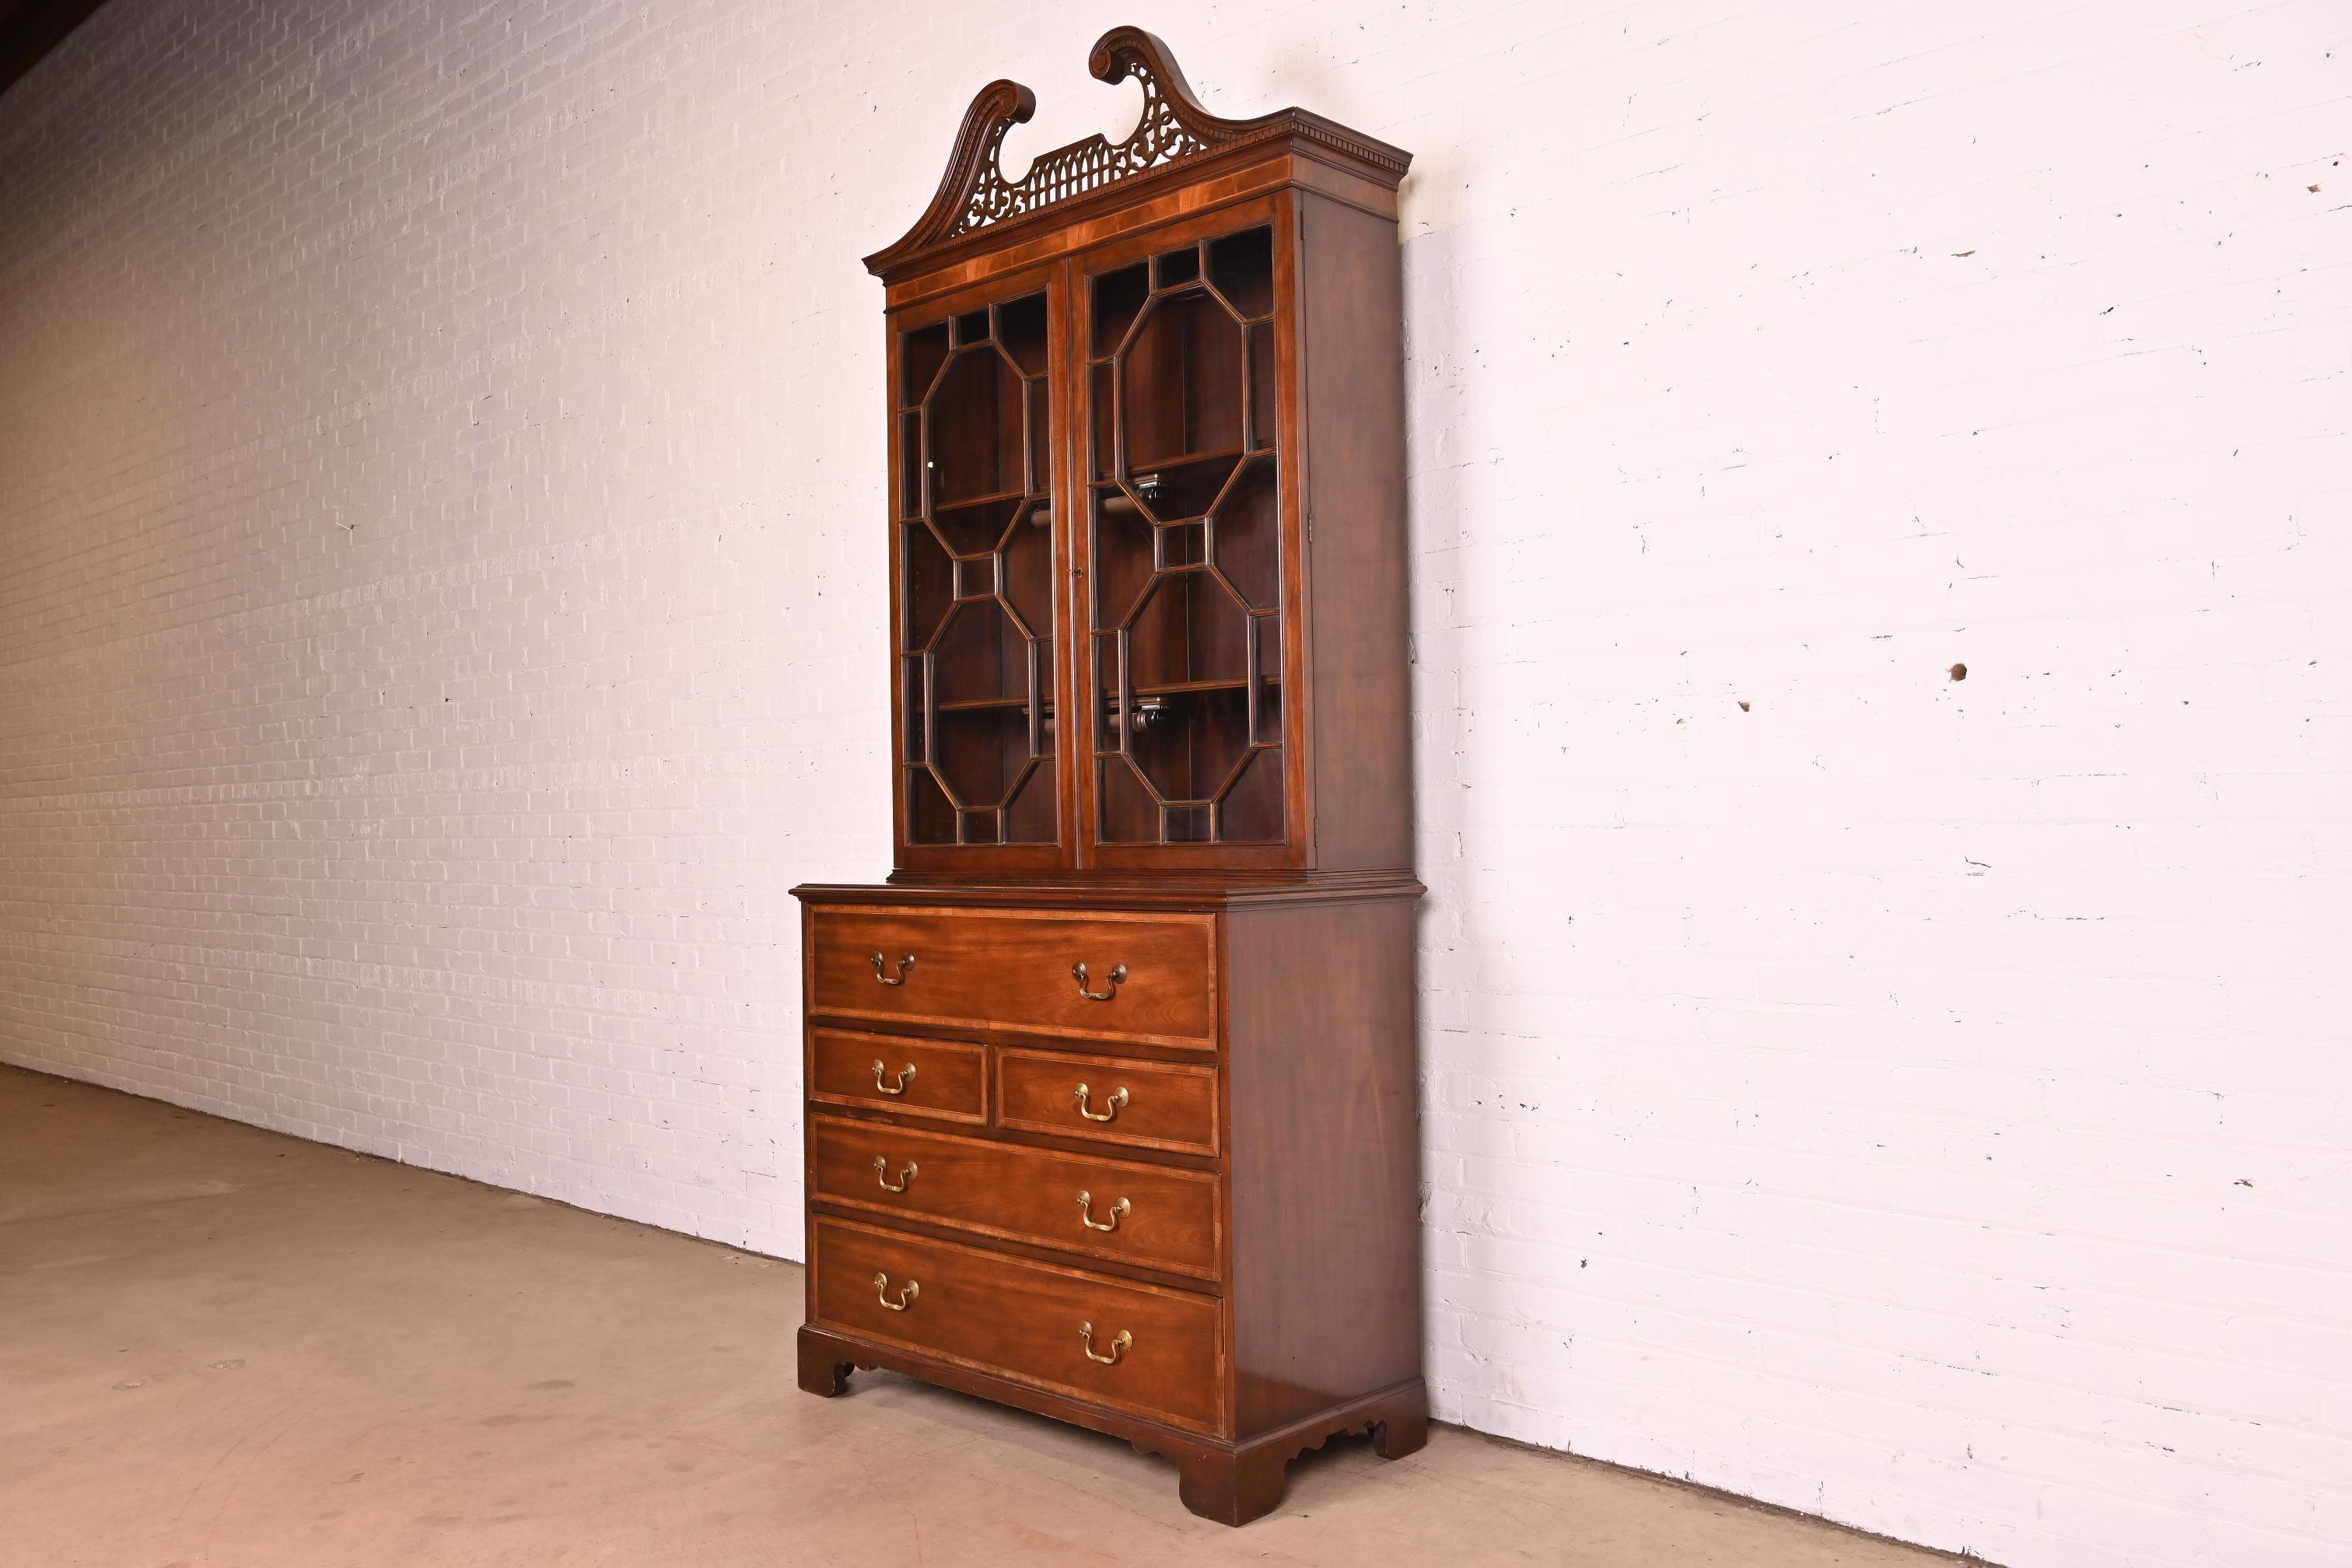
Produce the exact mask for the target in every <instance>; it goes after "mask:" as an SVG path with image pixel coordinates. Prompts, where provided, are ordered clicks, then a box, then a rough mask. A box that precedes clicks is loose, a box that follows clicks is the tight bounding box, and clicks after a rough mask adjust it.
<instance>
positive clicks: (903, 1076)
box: [874, 981, 915, 1094]
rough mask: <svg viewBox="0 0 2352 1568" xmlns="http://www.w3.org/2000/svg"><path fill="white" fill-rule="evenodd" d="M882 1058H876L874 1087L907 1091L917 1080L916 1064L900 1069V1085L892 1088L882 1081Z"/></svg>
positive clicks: (902, 1092) (882, 1089) (899, 1092)
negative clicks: (909, 1085)
mask: <svg viewBox="0 0 2352 1568" xmlns="http://www.w3.org/2000/svg"><path fill="white" fill-rule="evenodd" d="M891 984H894V985H895V984H898V982H897V981H892V982H891ZM882 1072H883V1068H882V1058H880V1057H876V1058H874V1087H875V1088H877V1089H880V1090H881V1091H882V1092H883V1093H885V1094H904V1093H906V1092H907V1086H908V1084H910V1083H912V1082H914V1081H915V1064H914V1063H912V1062H908V1064H907V1065H906V1066H905V1067H902V1068H899V1069H898V1088H896V1089H893V1088H891V1087H890V1086H889V1085H888V1084H887V1083H884V1082H883V1081H882Z"/></svg>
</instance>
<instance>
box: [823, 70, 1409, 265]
mask: <svg viewBox="0 0 2352 1568" xmlns="http://www.w3.org/2000/svg"><path fill="white" fill-rule="evenodd" d="M1087 70H1088V71H1090V72H1091V73H1092V74H1093V75H1094V77H1095V79H1097V80H1098V81H1103V82H1108V83H1111V84H1113V85H1116V84H1118V83H1119V82H1122V81H1125V80H1127V79H1129V78H1133V79H1135V80H1137V81H1139V82H1140V83H1141V84H1142V87H1143V114H1142V116H1141V118H1139V120H1137V121H1136V123H1135V129H1134V130H1132V131H1130V132H1128V134H1127V135H1126V136H1125V137H1124V138H1123V139H1121V140H1120V141H1118V142H1111V141H1110V140H1109V139H1108V138H1107V137H1105V136H1103V135H1102V134H1101V133H1100V132H1097V133H1096V134H1094V135H1092V136H1088V137H1087V138H1085V139H1084V140H1082V141H1077V142H1070V143H1069V144H1067V145H1066V146H1062V147H1056V148H1055V149H1054V150H1053V151H1051V152H1048V153H1039V154H1038V155H1037V156H1036V158H1035V159H1034V160H1033V161H1032V162H1031V163H1030V165H1029V167H1028V169H1027V170H1026V171H1025V172H1024V174H1022V175H1021V177H1020V178H1019V179H1017V180H1015V179H1011V178H1008V177H1007V176H1006V174H1005V173H1004V168H1003V161H1002V154H1003V148H1004V138H1005V136H1006V134H1007V133H1008V132H1011V131H1012V129H1013V127H1014V126H1015V125H1022V124H1026V123H1027V122H1028V121H1029V118H1030V116H1032V115H1033V114H1034V113H1035V112H1036V110H1037V98H1036V95H1035V94H1034V93H1033V92H1031V91H1030V90H1029V89H1027V88H1025V87H1024V86H1022V85H1021V84H1020V83H1019V82H1017V81H1010V80H1006V79H1002V78H1000V79H997V80H995V81H992V82H990V83H989V84H988V85H987V86H986V87H984V88H982V89H980V93H979V95H978V96H977V97H975V98H974V99H973V100H971V108H970V109H968V110H965V111H964V117H963V124H962V125H961V127H960V128H959V129H958V130H957V132H956V139H955V144H954V147H953V148H952V149H951V150H950V153H949V154H948V166H947V172H946V173H945V174H942V175H940V184H939V189H938V190H937V191H936V192H934V193H933V194H932V196H931V201H930V205H929V206H927V207H925V208H924V209H923V216H921V217H919V218H918V219H916V220H915V226H914V227H912V228H910V229H908V231H907V232H906V233H905V234H904V235H903V236H901V237H899V238H898V241H897V242H896V243H894V244H892V245H889V246H887V247H884V248H883V249H880V250H877V251H876V252H875V253H874V254H873V255H871V256H868V257H867V258H866V270H867V271H869V272H872V273H873V274H874V275H875V276H877V277H882V278H887V277H889V276H891V275H893V274H896V273H898V272H901V271H904V270H905V269H906V268H907V267H908V263H910V262H912V261H915V260H917V259H919V258H923V257H925V256H927V255H929V253H930V252H932V251H934V250H937V249H939V248H940V247H943V246H947V245H950V244H951V243H952V242H954V241H956V240H959V239H961V238H963V237H965V236H967V235H971V234H973V233H976V232H978V231H980V230H982V229H999V228H1003V227H1005V226H1012V225H1016V224H1022V223H1025V222H1027V221H1028V220H1030V219H1033V218H1036V217H1039V216H1043V215H1045V214H1047V213H1050V212H1052V211H1054V210H1055V208H1057V207H1060V206H1062V205H1066V204H1067V203H1069V202H1073V201H1076V200H1077V199H1078V198H1080V197H1083V196H1087V195H1092V194H1093V193H1095V192H1097V191H1100V190H1103V189H1105V188H1106V187H1108V186H1110V185H1114V184H1119V183H1121V182H1123V181H1128V180H1133V179H1137V178H1139V177H1141V176H1143V175H1147V174H1156V173H1157V172H1159V171H1160V170H1161V169H1165V168H1170V167H1171V166H1174V165H1177V164H1181V163H1191V162H1193V161H1195V160H1198V159H1201V158H1205V157H1209V156H1211V155H1213V154H1216V153H1229V152H1233V151H1235V150H1237V149H1242V148H1247V147H1253V146H1258V145H1261V144H1267V145H1270V144H1272V143H1275V142H1292V143H1296V144H1303V145H1305V146H1307V147H1311V148H1313V149H1315V150H1316V151H1317V153H1318V155H1319V156H1321V157H1323V158H1324V159H1326V160H1337V161H1339V162H1340V163H1346V164H1349V165H1351V166H1353V167H1355V168H1356V169H1357V170H1358V171H1359V172H1360V173H1362V174H1366V175H1367V176H1369V177H1370V178H1371V179H1373V180H1375V181H1377V182H1378V183H1380V184H1383V185H1386V186H1388V187H1389V188H1391V189H1394V188H1395V187H1396V185H1397V184H1398V183H1399V182H1401V181H1402V179H1403V178H1404V174H1405V170H1406V168H1407V167H1408V166H1409V165H1410V164H1411V163H1412V154H1411V153H1406V152H1404V151H1403V150H1402V149H1400V148H1396V147H1391V146H1390V145H1389V144H1388V143H1387V142H1381V141H1380V140H1378V139H1376V138H1374V137H1370V136H1366V135H1364V134H1362V133H1361V132H1355V131H1350V130H1349V129H1348V128H1346V127H1345V126H1342V125H1337V124H1334V123H1333V122H1332V121H1328V120H1326V119H1324V118H1323V117H1322V116H1321V115H1318V114H1309V113H1308V112H1307V110H1303V109H1296V108H1293V109H1280V110H1275V111H1274V112H1273V113H1271V114H1263V115H1260V116H1258V117H1257V118H1255V119H1254V120H1228V119H1226V118H1224V117H1223V116H1222V115H1219V114H1213V113H1212V112H1210V110H1208V109H1207V108H1206V107H1204V106H1203V105H1202V102H1201V100H1200V99H1199V98H1198V97H1197V96H1196V95H1195V94H1194V93H1193V91H1192V83H1190V82H1189V81H1187V80H1185V79H1184V72H1183V69H1182V68H1181V67H1180V66H1178V65H1177V63H1176V58H1175V56H1174V55H1172V54H1171V53H1170V52H1169V49H1168V46H1167V45H1166V44H1164V43H1162V42H1160V39H1159V38H1157V37H1153V36H1152V35H1151V34H1150V33H1147V32H1145V31H1144V30H1143V29H1142V28H1140V27H1113V28H1112V29H1111V30H1110V31H1109V32H1108V33H1105V34H1104V35H1103V36H1102V37H1100V38H1099V39H1097V40H1096V43H1095V47H1094V52H1093V53H1092V55H1090V56H1089V57H1088V58H1087Z"/></svg>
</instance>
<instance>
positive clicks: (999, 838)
mask: <svg viewBox="0 0 2352 1568" xmlns="http://www.w3.org/2000/svg"><path fill="white" fill-rule="evenodd" d="M1050 305H1051V299H1050V296H1049V295H1048V293H1047V291H1046V290H1045V289H1037V290H1035V291H1034V292H1029V293H1024V294H1020V295H1017V296H1014V297H1012V298H1009V299H1005V300H999V301H995V302H992V303H989V304H986V305H982V306H980V307H978V308H976V309H972V310H965V311H962V312H961V313H957V314H953V315H949V316H946V317H943V318H940V319H937V320H932V321H924V322H922V323H921V324H919V325H916V326H913V327H911V328H905V329H902V330H900V331H898V332H897V333H896V334H895V348H896V355H895V358H896V363H895V364H894V365H893V367H892V372H893V374H892V384H893V386H894V388H895V391H894V395H893V403H894V405H895V408H896V421H895V423H896V431H895V435H894V442H895V445H896V447H897V464H896V468H897V479H896V482H895V485H894V487H893V488H894V489H895V490H896V495H897V499H896V502H895V510H896V515H897V518H898V521H897V523H896V531H897V535H898V537H897V540H896V545H897V548H896V552H895V554H896V561H897V574H896V576H897V584H896V585H897V591H898V606H897V608H898V615H897V616H896V617H895V618H896V621H897V626H898V632H897V637H898V681H897V692H896V697H897V705H898V713H899V722H900V725H901V734H900V737H899V745H898V763H899V767H898V773H899V787H900V792H901V798H900V802H899V806H900V810H901V813H902V816H901V818H900V823H901V831H902V836H903V838H904V840H905V842H906V843H908V845H914V846H924V845H938V846H947V845H1054V844H1056V843H1058V842H1059V838H1060V822H1061V816H1062V814H1061V812H1060V811H1059V810H1058V808H1057V803H1056V798H1055V797H1056V795H1057V794H1058V784H1057V779H1056V771H1055V765H1054V756H1055V671H1056V668H1057V666H1056V661H1055V652H1054V649H1055V624H1056V616H1055V600H1056V598H1057V596H1058V595H1057V587H1056V573H1055V546H1054V528H1053V501H1052V494H1053V488H1054V486H1053V462H1054V443H1053V411H1052V407H1051V393H1050V384H1051V381H1052V375H1051V368H1050V367H1051V355H1050V350H1049V343H1050V341H1051V337H1052V333H1051V331H1050V326H1051V322H1052V311H1051V309H1050Z"/></svg>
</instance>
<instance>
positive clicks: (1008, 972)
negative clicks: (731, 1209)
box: [809, 908, 1217, 1050]
mask: <svg viewBox="0 0 2352 1568" xmlns="http://www.w3.org/2000/svg"><path fill="white" fill-rule="evenodd" d="M809 921H810V939H809V942H810V948H811V952H810V954H809V965H810V970H809V975H810V978H809V994H810V999H811V1003H812V1005H814V1009H815V1010H816V1011H817V1012H819V1013H823V1014H825V1015H828V1016H833V1017H840V1018H873V1019H883V1020H888V1021H892V1022H898V1023H910V1024H915V1023H919V1024H946V1025H964V1026H971V1025H975V1024H977V1025H982V1026H989V1027H993V1028H1002V1029H1021V1030H1026V1031H1028V1032H1030V1033H1032V1034H1042V1035H1076V1036H1084V1037H1092V1038H1097V1039H1116V1040H1137V1041H1144V1042H1148V1043H1150V1044H1154V1045H1168V1046H1189V1047H1195V1048H1198V1049H1203V1050H1206V1049H1213V1047H1215V1045H1216V1037H1217V1009H1216V1000H1215V998H1216V976H1215V973H1214V967H1215V963H1216V943H1215V941H1214V933H1215V928H1216V922H1215V921H1214V919H1213V917H1211V916H1208V915H1150V916H1137V915H1128V914H1122V913H1116V912H1104V913H1098V914H1085V915H1061V914H1054V915H1039V914H1031V913H1028V912H1025V911H1021V910H898V909H888V910H883V909H833V908H818V909H815V910H812V911H811V912H810V916H809ZM877 953H879V954H881V963H879V964H878V965H877V963H875V955H876V954H877ZM910 959H911V960H912V961H913V962H912V963H908V960H910ZM1081 963H1083V964H1085V965H1086V966H1087V978H1086V980H1085V981H1084V982H1083V983H1081V982H1080V981H1079V979H1078V978H1077V977H1076V975H1075V974H1074V973H1072V969H1073V966H1075V965H1077V964H1081ZM1122 971H1123V974H1122ZM1095 998H1099V1000H1097V999H1095Z"/></svg>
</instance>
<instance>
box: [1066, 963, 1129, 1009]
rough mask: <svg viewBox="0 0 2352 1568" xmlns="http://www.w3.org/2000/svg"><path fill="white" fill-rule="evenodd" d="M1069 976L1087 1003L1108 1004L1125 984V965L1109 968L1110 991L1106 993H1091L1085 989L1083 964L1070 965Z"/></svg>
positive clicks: (1085, 981)
mask: <svg viewBox="0 0 2352 1568" xmlns="http://www.w3.org/2000/svg"><path fill="white" fill-rule="evenodd" d="M1070 974H1071V976H1072V977H1073V978H1074V979H1076V981H1077V983H1078V994H1079V995H1081V996H1083V997H1085V998H1086V999H1087V1001H1089V1002H1108V1001H1109V1000H1110V999H1111V998H1112V997H1114V996H1116V995H1118V988H1119V987H1120V986H1121V985H1123V984H1126V983H1127V965H1126V964H1124V963H1118V964H1113V965H1112V966H1111V972H1110V989H1109V990H1108V991H1093V990H1089V989H1087V966H1086V965H1085V964H1083V963H1073V964H1072V965H1070Z"/></svg>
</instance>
